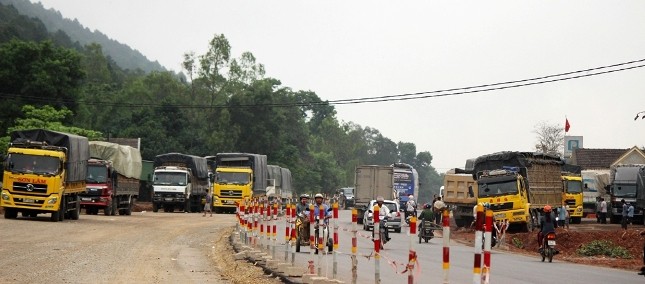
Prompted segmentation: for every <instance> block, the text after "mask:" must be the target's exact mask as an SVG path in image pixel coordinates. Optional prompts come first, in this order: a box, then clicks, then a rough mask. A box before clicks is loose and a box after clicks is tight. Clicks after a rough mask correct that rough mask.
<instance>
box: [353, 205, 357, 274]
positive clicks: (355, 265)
mask: <svg viewBox="0 0 645 284" xmlns="http://www.w3.org/2000/svg"><path fill="white" fill-rule="evenodd" d="M357 232H358V210H357V209H356V208H354V209H352V284H356V280H357V279H358V258H357V256H358V255H357V252H358V249H357V245H358V240H357V238H356V233H357Z"/></svg>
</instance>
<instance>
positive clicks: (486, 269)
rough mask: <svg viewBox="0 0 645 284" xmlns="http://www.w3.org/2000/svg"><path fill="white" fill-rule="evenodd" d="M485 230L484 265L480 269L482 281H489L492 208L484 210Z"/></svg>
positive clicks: (486, 283)
mask: <svg viewBox="0 0 645 284" xmlns="http://www.w3.org/2000/svg"><path fill="white" fill-rule="evenodd" d="M485 230H486V232H485V233H484V267H483V269H482V276H481V278H482V283H484V284H488V283H489V282H490V250H491V241H492V237H493V210H490V209H488V210H486V226H485Z"/></svg>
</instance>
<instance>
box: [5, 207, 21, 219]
mask: <svg viewBox="0 0 645 284" xmlns="http://www.w3.org/2000/svg"><path fill="white" fill-rule="evenodd" d="M4 218H5V219H16V218H18V210H16V209H15V208H5V209H4Z"/></svg>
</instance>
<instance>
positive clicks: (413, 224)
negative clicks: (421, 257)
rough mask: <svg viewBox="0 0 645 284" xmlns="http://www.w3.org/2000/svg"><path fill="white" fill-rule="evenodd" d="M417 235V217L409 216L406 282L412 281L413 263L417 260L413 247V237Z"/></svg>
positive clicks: (411, 283)
mask: <svg viewBox="0 0 645 284" xmlns="http://www.w3.org/2000/svg"><path fill="white" fill-rule="evenodd" d="M416 236H417V217H415V216H414V215H413V216H412V218H410V244H409V253H408V267H407V270H408V284H413V283H414V263H415V262H416V261H417V251H416V250H415V249H414V239H415V237H416Z"/></svg>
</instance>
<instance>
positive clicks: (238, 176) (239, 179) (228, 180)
mask: <svg viewBox="0 0 645 284" xmlns="http://www.w3.org/2000/svg"><path fill="white" fill-rule="evenodd" d="M249 181H250V175H249V174H248V173H222V172H219V173H217V180H216V181H215V182H216V183H219V184H238V185H242V184H248V183H249Z"/></svg>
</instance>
